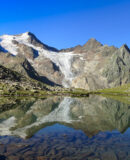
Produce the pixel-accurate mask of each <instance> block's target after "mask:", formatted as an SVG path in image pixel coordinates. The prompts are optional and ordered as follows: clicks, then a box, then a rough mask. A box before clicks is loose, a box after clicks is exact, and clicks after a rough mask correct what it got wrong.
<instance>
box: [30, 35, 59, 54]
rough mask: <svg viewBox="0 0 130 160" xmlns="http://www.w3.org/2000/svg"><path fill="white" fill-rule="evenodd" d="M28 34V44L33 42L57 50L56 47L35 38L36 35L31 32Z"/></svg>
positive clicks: (47, 48)
mask: <svg viewBox="0 0 130 160" xmlns="http://www.w3.org/2000/svg"><path fill="white" fill-rule="evenodd" d="M28 36H29V38H28V42H29V43H30V44H33V45H34V46H37V47H42V48H44V49H46V50H50V51H55V52H58V49H56V48H54V47H50V46H48V45H46V44H44V43H42V42H41V41H40V40H39V39H37V37H36V36H35V35H34V34H33V33H31V32H28Z"/></svg>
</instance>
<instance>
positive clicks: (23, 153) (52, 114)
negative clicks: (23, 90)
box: [0, 95, 130, 160]
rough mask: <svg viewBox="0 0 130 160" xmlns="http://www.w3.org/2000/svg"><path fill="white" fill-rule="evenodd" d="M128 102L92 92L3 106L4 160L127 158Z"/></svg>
mask: <svg viewBox="0 0 130 160" xmlns="http://www.w3.org/2000/svg"><path fill="white" fill-rule="evenodd" d="M129 126H130V105H128V104H125V103H121V102H119V101H116V100H113V99H109V98H105V97H101V96H97V95H91V96H90V97H88V98H70V97H49V98H46V99H38V100H36V99H35V98H32V99H27V100H16V101H15V102H10V103H9V104H8V103H7V101H6V103H2V104H1V106H0V160H2V159H7V160H15V159H16V160H24V159H25V160H28V159H29V160H35V159H36V160H42V159H49V160H50V159H56V160H58V159H59V160H60V159H64V160H65V159H66V160H68V159H75V160H79V159H81V160H82V159H83V160H87V159H88V160H91V159H92V160H93V159H96V160H100V159H101V160H109V159H110V160H118V159H119V160H127V159H128V160H129V159H130V143H129V142H130V129H129Z"/></svg>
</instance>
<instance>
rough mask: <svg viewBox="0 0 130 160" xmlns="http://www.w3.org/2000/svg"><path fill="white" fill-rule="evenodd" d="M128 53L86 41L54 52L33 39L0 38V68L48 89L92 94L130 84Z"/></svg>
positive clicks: (25, 36) (28, 35) (26, 36)
mask: <svg viewBox="0 0 130 160" xmlns="http://www.w3.org/2000/svg"><path fill="white" fill-rule="evenodd" d="M129 62H130V50H129V48H128V47H127V46H126V45H123V46H122V47H121V48H119V49H118V48H116V47H114V46H110V47H109V46H107V45H102V44H101V43H100V42H98V41H97V40H95V39H90V40H89V41H88V42H87V43H86V44H85V45H83V46H80V45H79V46H76V47H73V48H69V49H63V50H60V51H59V50H57V49H55V48H53V47H50V46H47V45H45V44H43V43H42V42H40V41H39V40H38V39H37V38H36V37H35V35H33V34H32V33H30V32H26V33H23V34H20V35H3V36H0V64H2V65H4V66H5V67H8V68H10V69H12V70H15V71H17V72H19V73H21V74H23V75H26V76H27V77H31V78H33V79H36V80H39V81H42V82H44V83H47V84H51V85H53V86H54V85H61V86H64V87H74V88H83V89H86V90H96V89H103V88H112V87H115V86H118V85H122V84H125V83H129V82H130V63H129Z"/></svg>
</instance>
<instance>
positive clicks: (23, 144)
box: [0, 124, 130, 160]
mask: <svg viewBox="0 0 130 160" xmlns="http://www.w3.org/2000/svg"><path fill="white" fill-rule="evenodd" d="M129 142H130V128H128V129H127V131H126V132H125V133H124V134H121V133H120V132H119V131H116V130H114V131H112V132H109V131H106V132H99V133H98V134H96V135H95V136H93V137H91V138H89V137H87V136H86V135H85V134H84V133H83V132H82V131H81V130H75V129H73V128H70V127H66V126H64V125H60V124H55V125H52V126H48V127H45V128H43V129H41V130H39V131H38V132H37V133H36V134H35V135H34V136H33V137H32V138H30V139H27V140H23V139H21V138H16V137H12V136H3V137H0V155H4V156H5V157H6V156H7V157H11V155H14V157H17V158H19V159H20V158H23V159H25V160H26V159H27V158H29V160H30V159H31V157H34V159H40V158H41V159H44V158H45V159H47V158H50V159H51V158H52V159H53V158H54V159H62V158H63V157H64V158H66V159H68V160H69V159H70V160H71V159H75V160H76V159H77V160H78V159H79V160H80V159H85V160H86V159H87V158H89V159H90V160H91V159H92V160H93V159H97V160H104V159H105V160H115V159H117V160H118V159H119V160H120V159H121V160H129V159H130V143H129ZM2 144H3V145H2ZM8 152H9V153H8Z"/></svg>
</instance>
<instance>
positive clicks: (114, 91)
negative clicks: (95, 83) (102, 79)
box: [95, 83, 130, 96]
mask: <svg viewBox="0 0 130 160" xmlns="http://www.w3.org/2000/svg"><path fill="white" fill-rule="evenodd" d="M95 93H99V94H110V95H124V96H130V83H128V84H125V85H122V86H118V87H115V88H106V89H102V90H98V91H96V92H95Z"/></svg>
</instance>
